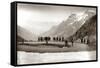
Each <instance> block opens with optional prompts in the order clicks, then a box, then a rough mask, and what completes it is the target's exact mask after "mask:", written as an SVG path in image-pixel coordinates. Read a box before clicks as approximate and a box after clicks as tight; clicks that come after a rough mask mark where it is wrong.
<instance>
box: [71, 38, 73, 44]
mask: <svg viewBox="0 0 100 68" xmlns="http://www.w3.org/2000/svg"><path fill="white" fill-rule="evenodd" d="M71 43H72V46H73V43H74V40H73V38H72V39H71Z"/></svg>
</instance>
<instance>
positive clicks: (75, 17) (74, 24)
mask: <svg viewBox="0 0 100 68" xmlns="http://www.w3.org/2000/svg"><path fill="white" fill-rule="evenodd" d="M93 15H95V13H94V12H91V11H90V10H87V11H85V12H84V13H82V14H81V15H79V14H71V15H70V16H69V17H68V18H67V20H65V21H63V22H62V23H61V24H59V25H58V26H55V27H53V28H51V29H50V30H49V31H47V32H45V33H44V34H43V35H45V36H51V37H52V36H63V37H65V38H68V37H69V36H71V35H73V34H74V33H75V32H76V31H77V30H78V29H79V28H80V27H81V26H82V25H83V24H84V23H85V22H86V21H87V20H88V19H89V18H91V17H92V16H93Z"/></svg>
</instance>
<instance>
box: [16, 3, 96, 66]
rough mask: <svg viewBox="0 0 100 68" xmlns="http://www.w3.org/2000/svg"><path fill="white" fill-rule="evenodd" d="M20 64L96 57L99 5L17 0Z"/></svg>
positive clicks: (82, 59)
mask: <svg viewBox="0 0 100 68" xmlns="http://www.w3.org/2000/svg"><path fill="white" fill-rule="evenodd" d="M16 42H17V45H16V49H17V64H18V65H25V64H44V63H60V62H76V61H92V60H97V55H96V54H97V53H96V52H97V50H96V49H97V8H96V7H90V6H73V5H68V6H67V5H66V6H62V5H52V4H51V5H50V4H31V3H30V4H27V3H17V41H16Z"/></svg>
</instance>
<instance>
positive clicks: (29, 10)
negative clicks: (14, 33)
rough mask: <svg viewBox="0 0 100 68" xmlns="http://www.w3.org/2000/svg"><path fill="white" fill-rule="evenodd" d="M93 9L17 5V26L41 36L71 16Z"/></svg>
mask: <svg viewBox="0 0 100 68" xmlns="http://www.w3.org/2000/svg"><path fill="white" fill-rule="evenodd" d="M94 9H95V8H86V7H73V6H53V5H37V4H21V3H19V4H18V5H17V12H18V13H17V14H18V15H17V17H18V18H17V19H18V26H21V27H23V28H25V29H27V30H29V31H31V32H32V33H34V34H37V35H39V34H42V33H44V32H46V31H48V30H49V29H51V28H52V27H53V26H57V25H59V24H60V23H62V22H63V21H64V20H67V18H68V16H69V15H71V14H79V15H80V14H82V13H84V12H85V11H87V10H94Z"/></svg>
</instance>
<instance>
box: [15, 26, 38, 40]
mask: <svg viewBox="0 0 100 68" xmlns="http://www.w3.org/2000/svg"><path fill="white" fill-rule="evenodd" d="M17 33H18V34H17V35H18V38H22V39H24V40H36V35H35V34H34V33H32V32H30V31H28V30H27V29H25V28H22V27H20V26H17Z"/></svg>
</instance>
